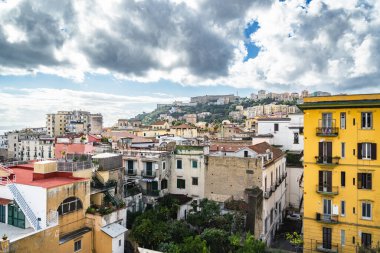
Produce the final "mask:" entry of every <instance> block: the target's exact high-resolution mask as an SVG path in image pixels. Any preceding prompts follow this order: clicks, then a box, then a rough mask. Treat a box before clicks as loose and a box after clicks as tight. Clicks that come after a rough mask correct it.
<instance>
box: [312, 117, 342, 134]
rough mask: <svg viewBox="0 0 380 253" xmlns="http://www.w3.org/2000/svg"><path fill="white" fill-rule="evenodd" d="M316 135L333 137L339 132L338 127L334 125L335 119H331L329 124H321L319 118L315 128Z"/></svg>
mask: <svg viewBox="0 0 380 253" xmlns="http://www.w3.org/2000/svg"><path fill="white" fill-rule="evenodd" d="M316 133H317V136H325V137H335V136H338V134H339V128H338V127H336V124H335V120H332V121H331V123H330V124H326V125H325V124H323V121H322V120H321V119H320V120H319V124H318V127H317V129H316Z"/></svg>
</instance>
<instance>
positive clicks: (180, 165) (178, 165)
mask: <svg viewBox="0 0 380 253" xmlns="http://www.w3.org/2000/svg"><path fill="white" fill-rule="evenodd" d="M177 169H182V160H177Z"/></svg>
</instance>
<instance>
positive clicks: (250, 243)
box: [229, 233, 265, 253]
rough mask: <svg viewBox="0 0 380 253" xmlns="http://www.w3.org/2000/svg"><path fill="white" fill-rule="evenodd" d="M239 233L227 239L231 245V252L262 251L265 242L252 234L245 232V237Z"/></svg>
mask: <svg viewBox="0 0 380 253" xmlns="http://www.w3.org/2000/svg"><path fill="white" fill-rule="evenodd" d="M243 239H244V240H243V242H242V237H241V236H240V235H239V234H234V235H232V236H230V238H229V241H230V245H231V247H232V252H236V253H264V252H265V243H263V242H262V241H260V240H257V239H255V237H254V236H253V235H251V234H250V233H247V234H246V236H245V238H243Z"/></svg>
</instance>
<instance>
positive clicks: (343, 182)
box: [340, 171, 346, 187]
mask: <svg viewBox="0 0 380 253" xmlns="http://www.w3.org/2000/svg"><path fill="white" fill-rule="evenodd" d="M340 186H342V187H345V186H346V172H345V171H341V172H340Z"/></svg>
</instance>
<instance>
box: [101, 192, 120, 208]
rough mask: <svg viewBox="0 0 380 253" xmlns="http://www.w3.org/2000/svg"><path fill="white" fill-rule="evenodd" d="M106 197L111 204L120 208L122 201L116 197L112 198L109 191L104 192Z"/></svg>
mask: <svg viewBox="0 0 380 253" xmlns="http://www.w3.org/2000/svg"><path fill="white" fill-rule="evenodd" d="M104 195H106V196H107V198H108V199H109V200H110V202H111V203H112V204H113V205H114V206H119V205H120V201H119V200H118V199H117V198H116V197H115V196H112V195H111V194H110V193H109V192H108V191H105V192H104Z"/></svg>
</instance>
